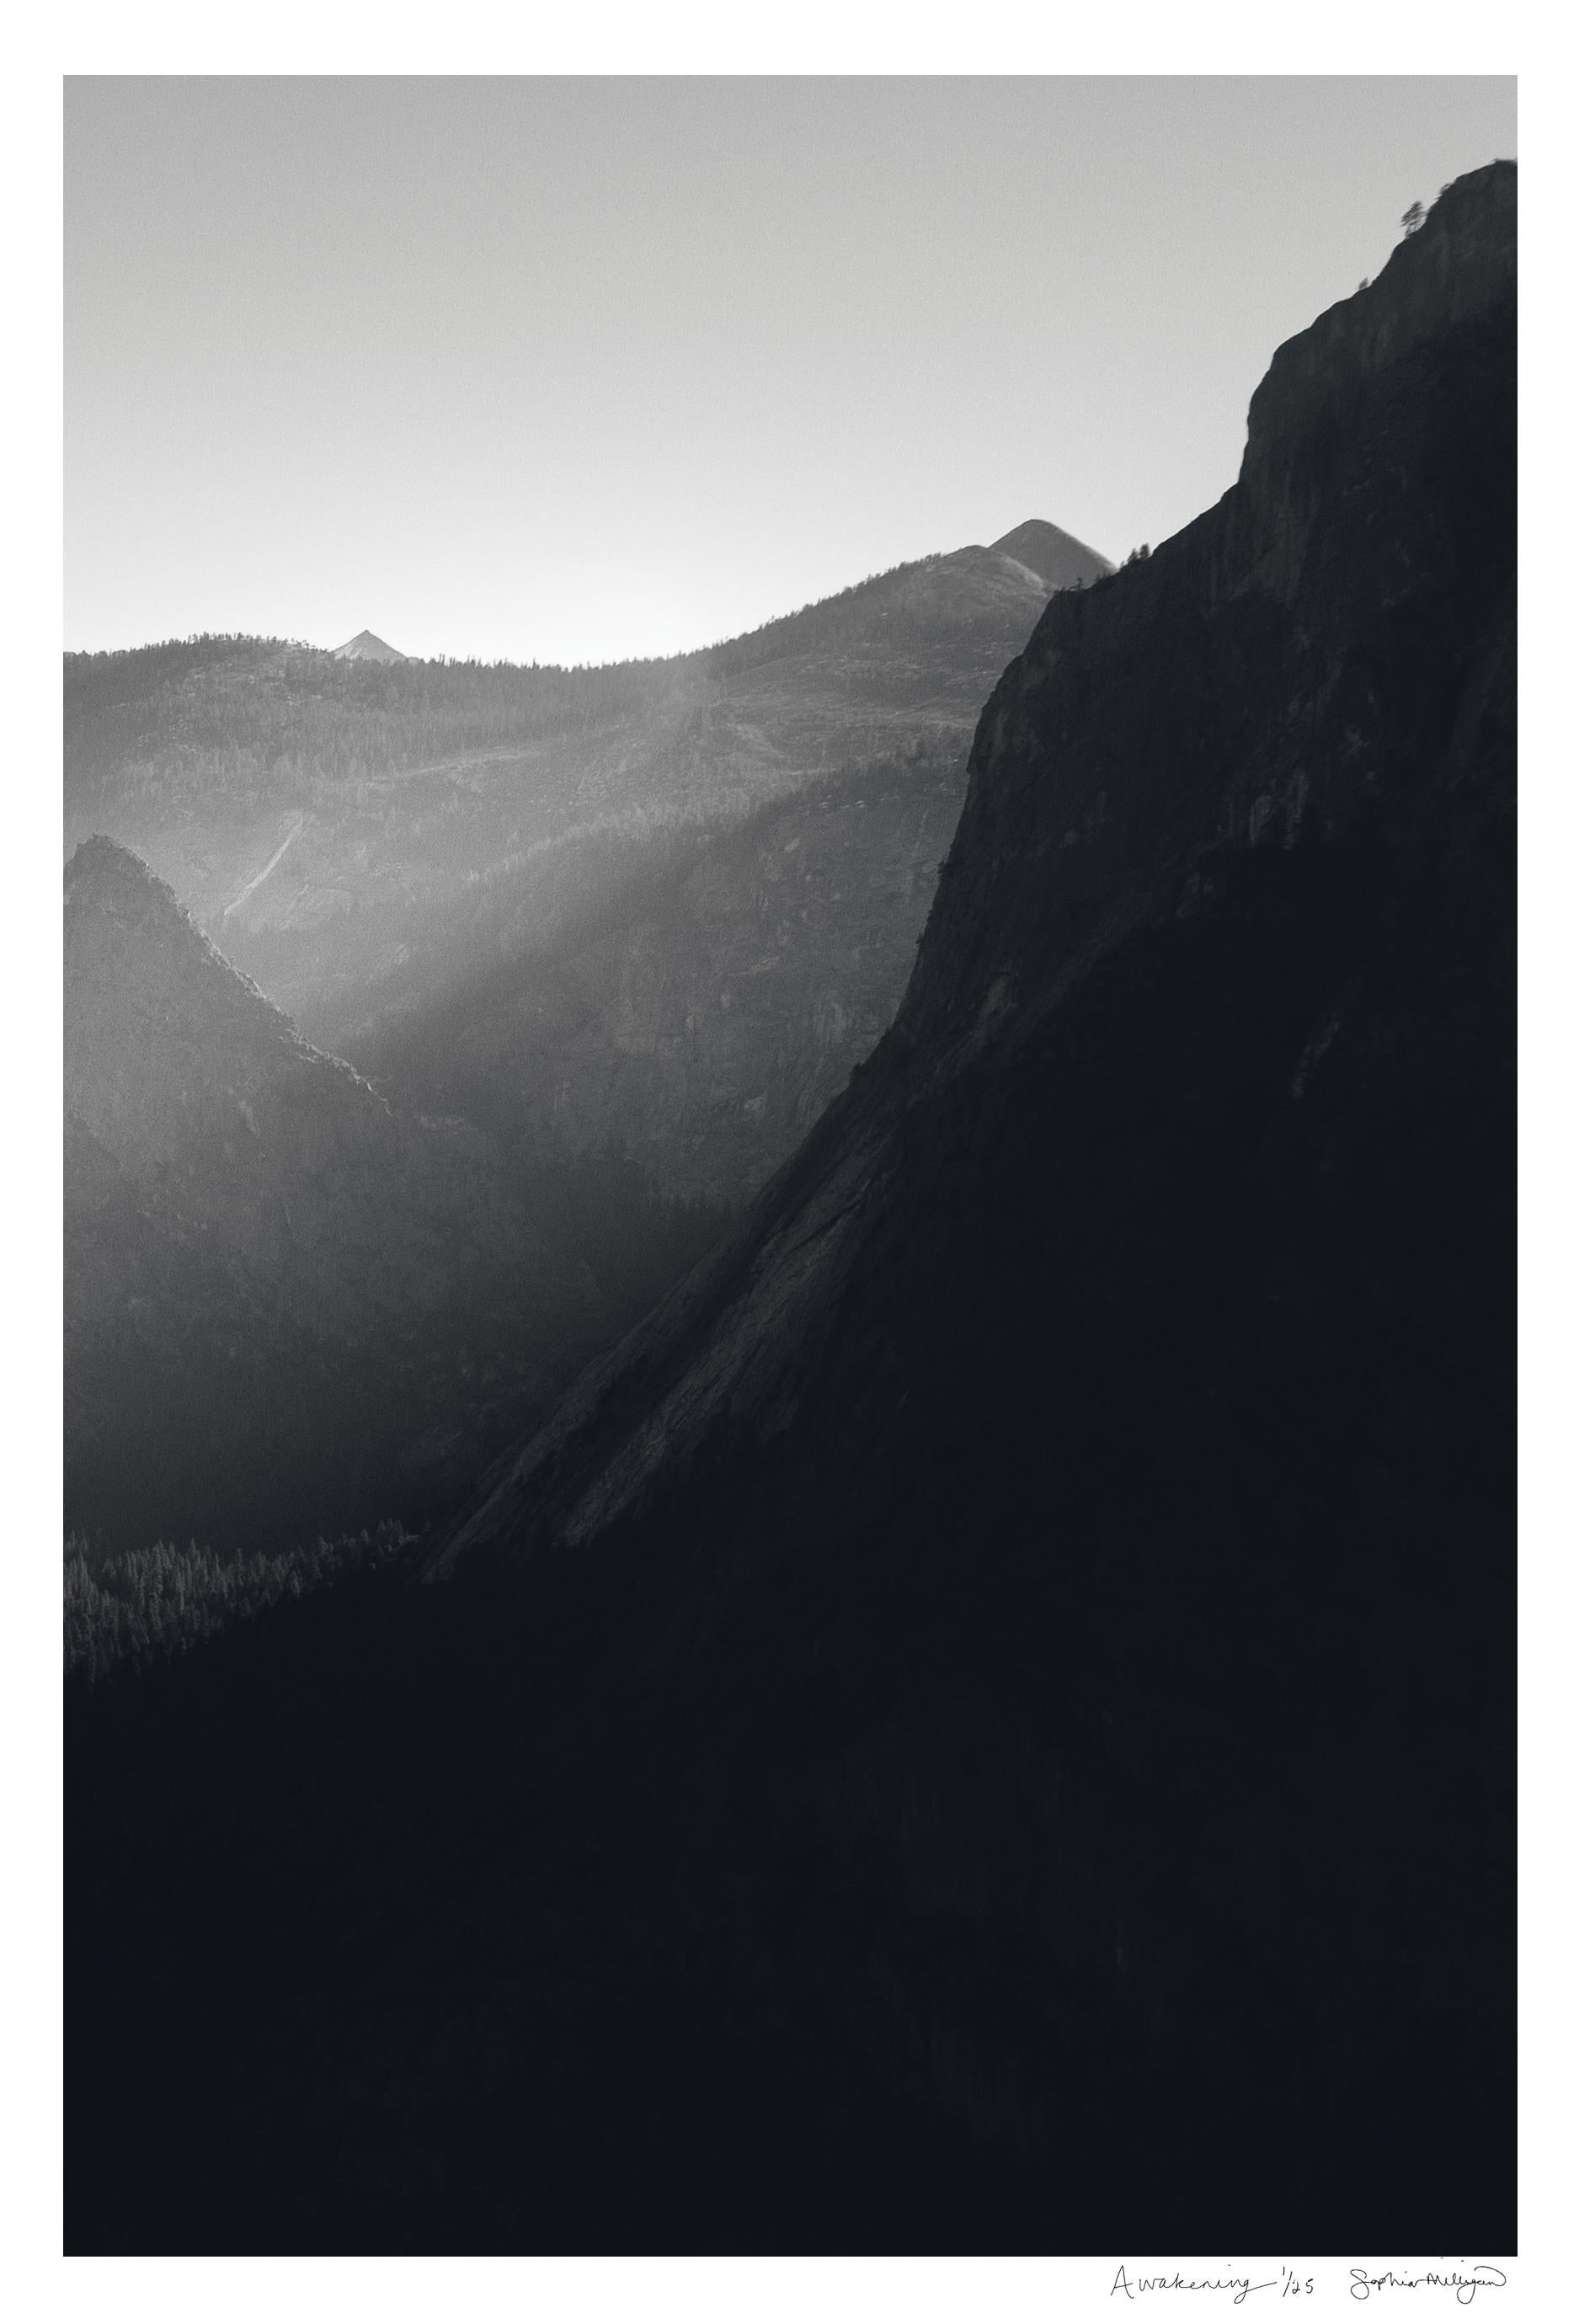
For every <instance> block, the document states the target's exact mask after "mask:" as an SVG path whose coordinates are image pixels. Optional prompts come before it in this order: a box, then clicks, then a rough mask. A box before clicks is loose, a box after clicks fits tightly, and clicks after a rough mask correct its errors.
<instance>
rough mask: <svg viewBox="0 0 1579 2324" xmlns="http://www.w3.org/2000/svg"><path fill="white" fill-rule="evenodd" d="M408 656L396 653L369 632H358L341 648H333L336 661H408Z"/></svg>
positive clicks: (392, 648) (391, 647)
mask: <svg viewBox="0 0 1579 2324" xmlns="http://www.w3.org/2000/svg"><path fill="white" fill-rule="evenodd" d="M409 659H410V657H409V655H408V654H403V653H397V652H396V651H395V649H394V647H393V646H387V645H386V644H385V643H384V641H383V640H382V638H375V637H374V635H373V633H372V631H371V630H358V631H357V632H356V635H355V636H354V637H353V638H347V639H346V641H345V642H344V645H343V646H336V647H335V660H336V661H408V660H409Z"/></svg>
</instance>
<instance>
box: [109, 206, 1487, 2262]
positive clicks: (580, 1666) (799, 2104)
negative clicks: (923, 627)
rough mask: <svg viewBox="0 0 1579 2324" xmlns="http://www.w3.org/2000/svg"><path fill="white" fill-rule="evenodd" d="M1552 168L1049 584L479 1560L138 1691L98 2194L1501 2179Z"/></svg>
mask: <svg viewBox="0 0 1579 2324" xmlns="http://www.w3.org/2000/svg"><path fill="white" fill-rule="evenodd" d="M1515 233H1516V177H1515V172H1514V171H1513V170H1512V168H1511V167H1510V166H1509V165H1505V164H1497V165H1495V166H1493V167H1492V168H1491V169H1488V170H1485V171H1477V172H1475V173H1474V174H1473V175H1472V176H1471V177H1469V178H1466V179H1464V180H1459V181H1458V182H1457V183H1456V184H1455V185H1454V186H1453V187H1451V188H1449V189H1446V191H1445V193H1444V195H1443V197H1442V198H1441V200H1440V201H1439V202H1438V203H1437V206H1436V208H1434V209H1433V211H1432V213H1431V215H1430V217H1428V220H1427V222H1426V224H1425V225H1424V226H1423V227H1422V228H1421V229H1420V231H1419V232H1418V234H1417V235H1414V236H1412V237H1411V238H1409V240H1407V241H1405V242H1404V243H1403V244H1400V247H1399V249H1398V250H1397V251H1396V252H1395V253H1394V254H1393V256H1392V258H1391V261H1390V263H1389V264H1388V266H1387V267H1386V269H1385V271H1384V272H1382V275H1381V276H1380V277H1379V279H1378V280H1377V281H1376V282H1375V283H1374V284H1373V285H1372V286H1371V287H1369V288H1368V289H1366V290H1365V291H1363V292H1362V293H1361V294H1360V295H1359V296H1357V297H1356V298H1354V299H1352V300H1347V301H1345V302H1344V303H1343V304H1342V305H1340V306H1338V307H1336V308H1334V309H1331V310H1330V311H1329V312H1328V313H1327V314H1326V315H1324V316H1322V317H1321V318H1319V319H1318V320H1317V322H1316V324H1315V325H1313V327H1311V328H1310V330H1308V332H1306V333H1305V334H1304V335H1302V337H1299V338H1298V339H1295V340H1293V341H1290V343H1289V345H1288V346H1284V347H1282V348H1281V349H1280V350H1279V351H1278V353H1277V355H1276V356H1275V357H1274V359H1273V362H1272V364H1271V370H1270V371H1269V373H1268V375H1267V378H1266V380H1265V381H1264V382H1263V383H1262V387H1261V388H1260V389H1259V390H1258V392H1257V393H1256V396H1255V398H1254V400H1253V404H1252V409H1251V414H1250V430H1249V439H1248V443H1247V446H1246V450H1245V454H1244V465H1243V467H1242V470H1241V474H1240V477H1239V480H1238V483H1237V484H1235V487H1234V488H1233V489H1232V490H1231V491H1230V492H1229V493H1227V494H1226V496H1225V497H1224V499H1223V500H1222V501H1221V502H1220V503H1218V505H1217V506H1216V508H1214V509H1212V510H1210V511H1208V512H1207V513H1206V514H1205V515H1204V516H1202V517H1201V518H1200V519H1198V521H1197V522H1196V523H1194V524H1193V525H1191V526H1189V527H1188V528H1187V529H1186V530H1184V531H1183V532H1182V533H1180V535H1178V536H1177V537H1176V538H1175V539H1173V540H1171V541H1169V542H1167V543H1166V544H1164V545H1163V546H1162V547H1161V548H1160V549H1157V550H1156V551H1155V553H1154V554H1153V555H1152V557H1151V558H1149V559H1146V560H1143V561H1142V562H1139V563H1136V564H1134V565H1132V566H1130V567H1126V568H1125V570H1124V571H1122V572H1120V573H1118V574H1116V575H1114V576H1111V577H1108V578H1106V579H1103V580H1101V581H1098V582H1097V583H1096V584H1095V585H1094V586H1088V587H1086V588H1085V589H1084V590H1081V591H1070V592H1067V593H1064V594H1061V595H1058V596H1055V597H1054V598H1053V600H1052V602H1051V604H1050V605H1049V606H1048V607H1047V609H1046V611H1045V613H1043V614H1042V618H1041V620H1040V621H1039V622H1038V623H1037V626H1036V628H1035V631H1034V632H1033V636H1032V638H1031V641H1030V643H1029V644H1028V646H1027V647H1026V648H1025V650H1024V653H1023V654H1021V655H1020V656H1019V657H1018V658H1017V659H1015V660H1014V661H1013V662H1012V663H1011V664H1010V666H1009V667H1008V669H1006V670H1005V672H1004V674H1003V676H1002V678H1001V679H1000V680H999V682H998V684H997V686H996V689H995V690H994V692H993V694H992V696H991V698H990V700H989V701H988V702H987V706H986V709H985V710H984V711H983V713H982V715H981V717H980V721H979V724H978V728H977V733H976V741H975V743H974V746H973V748H972V752H971V756H970V771H969V795H968V798H967V801H966V805H965V808H964V812H963V814H962V816H961V818H960V821H959V829H958V833H957V835H956V837H955V840H954V843H953V845H952V847H951V849H950V855H949V860H948V863H947V867H946V869H945V871H944V874H943V878H942V881H941V886H940V890H939V893H938V897H937V900H936V903H935V905H934V907H933V908H932V915H931V918H930V919H929V922H928V926H927V931H926V936H925V939H924V942H923V946H922V950H921V954H920V957H919V959H918V962H917V964H916V969H915V973H914V975H913V979H912V981H911V982H910V985H909V988H908V991H907V993H906V996H905V1000H904V1006H903V1009H902V1010H901V1011H900V1014H899V1017H898V1019H897V1021H896V1023H895V1026H894V1027H893V1028H892V1029H891V1030H890V1031H889V1033H888V1034H887V1035H886V1037H885V1038H884V1040H883V1041H882V1042H881V1043H880V1044H879V1045H878V1047H877V1050H876V1051H875V1053H874V1055H873V1056H872V1057H871V1058H870V1059H869V1061H868V1062H867V1063H866V1064H865V1065H863V1066H862V1067H861V1068H860V1070H859V1071H858V1073H857V1074H856V1075H855V1076H854V1078H853V1080H852V1082H851V1084H850V1086H849V1089H848V1090H847V1091H846V1092H845V1093H844V1094H843V1095H841V1096H840V1098H839V1099H837V1100H836V1101H835V1102H834V1103H833V1104H832V1105H831V1107H830V1108H829V1109H828V1111H826V1112H825V1113H824V1114H823V1116H822V1119H821V1120H820V1121H819V1123H818V1125H817V1127H816V1128H815V1130H813V1131H812V1135H811V1136H810V1138H809V1139H807V1140H806V1141H805V1142H804V1143H803V1145H802V1146H801V1147H800V1148H799V1149H798V1151H797V1152H796V1153H795V1155H794V1157H793V1158H792V1159H791V1160H790V1161H789V1162H788V1163H787V1164H786V1165H785V1167H783V1168H782V1169H781V1170H780V1171H779V1172H778V1173H777V1175H776V1176H775V1177H774V1179H773V1180H772V1181H771V1182H770V1183H769V1184H768V1185H767V1187H766V1188H765V1189H764V1191H763V1192H762V1194H760V1196H759V1197H758V1198H757V1203H756V1204H755V1206H754V1208H753V1210H752V1212H751V1213H750V1214H749V1216H748V1219H747V1220H746V1222H745V1223H744V1224H743V1226H742V1228H741V1230H740V1231H739V1234H738V1235H737V1236H736V1237H735V1238H734V1239H733V1240H731V1241H730V1244H729V1245H728V1246H727V1247H725V1248H724V1249H722V1250H721V1251H720V1252H719V1253H717V1254H716V1255H715V1256H714V1257H713V1258H712V1259H710V1260H709V1261H707V1262H706V1263H705V1264H704V1265H703V1267H702V1268H701V1269H699V1270H698V1271H697V1272H696V1273H694V1274H693V1275H692V1276H691V1277H688V1278H687V1279H686V1280H685V1281H684V1283H683V1284H682V1285H680V1286H678V1287H677V1288H676V1290H675V1292H673V1293H672V1294H671V1295H670V1296H669V1298H668V1300H667V1301H666V1303H665V1305H663V1307H662V1308H660V1309H659V1310H658V1311H657V1313H656V1314H655V1315H654V1316H653V1317H651V1318H649V1319H648V1321H647V1323H644V1324H642V1325H641V1326H639V1327H638V1330H637V1331H636V1332H634V1333H632V1334H631V1335H630V1336H629V1338H628V1339H627V1340H626V1342H624V1343H623V1344H622V1346H621V1347H620V1350H619V1351H616V1353H615V1354H614V1355H613V1356H611V1357H610V1358H607V1359H605V1360H602V1361H601V1363H600V1364H599V1365H598V1366H597V1367H596V1368H595V1369H593V1370H592V1372H590V1373H589V1374H588V1375H587V1376H586V1377H585V1378H584V1379H583V1380H582V1381H581V1382H580V1383H578V1385H577V1387H576V1388H575V1390H574V1392H573V1394H572V1396H571V1397H569V1398H568V1399H567V1400H566V1401H565V1404H564V1405H563V1406H561V1407H560V1409H559V1410H558V1412H557V1413H556V1414H555V1416H554V1418H553V1419H552V1421H551V1422H550V1424H549V1425H547V1426H546V1428H544V1429H541V1430H539V1431H537V1432H536V1433H535V1434H533V1435H532V1436H531V1437H530V1439H529V1440H528V1442H526V1443H523V1444H522V1445H521V1446H520V1447H519V1449H518V1450H517V1451H516V1452H513V1453H512V1454H511V1455H510V1457H509V1458H508V1459H506V1460H505V1461H504V1462H501V1463H500V1466H499V1467H498V1468H497V1469H496V1470H495V1471H494V1472H493V1473H492V1474H491V1476H490V1477H489V1478H488V1479H487V1480H485V1482H484V1484H483V1486H482V1489H480V1491H479V1494H478V1496H477V1499H476V1501H475V1504H474V1506H473V1508H472V1509H471V1510H470V1512H469V1513H468V1514H467V1516H466V1517H465V1518H464V1521H463V1522H462V1523H460V1524H459V1525H458V1526H455V1527H454V1528H453V1529H452V1530H451V1531H450V1532H449V1533H448V1534H447V1535H446V1536H445V1538H444V1539H443V1540H441V1541H436V1542H434V1543H433V1544H431V1545H428V1546H427V1548H426V1549H425V1550H424V1552H423V1553H422V1555H421V1561H420V1564H419V1566H418V1568H417V1569H416V1571H415V1572H414V1573H413V1575H412V1576H411V1577H410V1578H409V1579H406V1578H404V1577H402V1576H400V1575H399V1574H397V1573H395V1572H390V1571H389V1570H385V1571H384V1572H381V1573H379V1574H376V1575H372V1576H370V1577H368V1578H367V1579H366V1581H365V1582H360V1581H359V1582H355V1583H347V1584H346V1585H345V1586H344V1587H343V1588H341V1589H337V1590H336V1591H334V1592H332V1593H331V1595H330V1597H329V1599H328V1600H326V1602H325V1604H324V1605H323V1606H321V1607H317V1608H309V1607H308V1606H306V1605H303V1606H301V1607H298V1608H294V1609H291V1608H284V1607H282V1608H280V1609H277V1610H276V1614H275V1615H274V1616H271V1617H270V1618H269V1620H268V1621H267V1622H265V1621H264V1620H263V1619H262V1618H260V1619H259V1620H257V1621H255V1622H253V1623H252V1624H250V1625H248V1626H247V1628H246V1629H245V1631H244V1633H243V1632H241V1631H238V1632H237V1633H235V1634H234V1636H231V1637H225V1639H222V1640H221V1641H220V1642H219V1644H218V1645H217V1646H215V1647H213V1648H212V1649H209V1650H207V1651H206V1652H204V1653H203V1654H201V1655H192V1656H190V1657H188V1661H187V1663H186V1664H185V1665H183V1666H182V1667H181V1668H180V1669H179V1671H177V1672H175V1673H172V1674H170V1677H169V1678H168V1679H167V1680H164V1681H161V1682H158V1683H155V1682H153V1681H148V1682H145V1683H143V1684H142V1686H141V1687H131V1686H111V1687H108V1688H106V1689H104V1690H101V1692H99V1693H98V1694H97V1695H96V1696H95V1697H93V1698H92V1700H91V1701H87V1700H85V1699H82V1698H80V1697H79V1698H78V1699H76V1700H75V1701H74V1702H73V1706H72V1708H73V1717H72V1720H71V1721H70V1722H69V1729H68V1800H69V1810H70V1817H71V1827H70V1852H69V1864H68V1902H69V1927H70V1929H71V1931H72V1932H73V1949H72V1953H71V1958H70V1960H69V1969H68V1995H69V2019H68V2029H69V2054H68V2126H69V2172H68V2223H67V2242H68V2248H69V2249H74V2250H88V2249H126V2248H171V2247H175V2248H202V2247H205V2246H208V2247H213V2248H220V2249H225V2248H243V2247H245V2248H251V2249H257V2248H262V2247H279V2248H287V2249H314V2248H336V2247H337V2248H379V2249H391V2250H392V2249H420V2250H434V2249H450V2248H454V2249H471V2250H475V2249H510V2250H520V2249H526V2250H533V2249H544V2248H547V2247H549V2246H551V2245H552V2246H553V2247H555V2248H563V2247H565V2246H567V2245H569V2246H584V2247H587V2248H600V2249H608V2248H617V2249H636V2248H665V2249H694V2248H706V2249H724V2248H731V2247H733V2248H741V2249H748V2250H765V2249H767V2248H780V2249H782V2248H785V2247H789V2248H816V2249H823V2250H827V2249H835V2248H856V2249H867V2250H870V2249H875V2248H885V2247H893V2248H904V2249H912V2250H914V2249H928V2250H932V2249H950V2250H964V2249H985V2250H1005V2249H1052V2250H1065V2251H1067V2250H1071V2249H1091V2248H1096V2249H1102V2248H1110V2247H1116V2246H1129V2247H1133V2246H1134V2245H1135V2244H1137V2243H1143V2244H1149V2245H1152V2246H1156V2247H1161V2248H1163V2249H1175V2250H1178V2249H1187V2248H1207V2249H1212V2248H1218V2249H1223V2248H1229V2249H1231V2248H1238V2249H1244V2248H1247V2247H1253V2246H1259V2247H1261V2248H1271V2247H1273V2246H1278V2245H1282V2244H1286V2245H1288V2246H1290V2247H1296V2246H1298V2245H1299V2240H1300V2238H1301V2236H1303V2239H1304V2244H1305V2246H1306V2247H1308V2245H1309V2242H1310V2240H1311V2236H1310V2229H1311V2226H1312V2223H1313V2222H1317V2221H1319V2223H1320V2231H1321V2234H1322V2236H1324V2237H1325V2238H1327V2240H1328V2241H1329V2242H1330V2243H1331V2244H1332V2245H1333V2246H1336V2247H1339V2248H1343V2247H1353V2248H1364V2247H1367V2246H1376V2247H1378V2248H1381V2249H1395V2250H1396V2249H1408V2248H1414V2249H1418V2250H1419V2249H1423V2250H1429V2249H1431V2248H1437V2249H1445V2248H1446V2243H1447V2242H1448V2241H1452V2242H1453V2243H1454V2246H1455V2249H1463V2248H1465V2247H1467V2246H1479V2247H1481V2248H1491V2249H1498V2248H1511V2247H1512V2242H1513V2238H1514V2236H1515V2235H1516V2218H1515V2209H1514V2184H1513V2141H1514V2112H1513V2099H1514V2090H1513V2058H1514V2000H1513V1997H1514V1955H1513V1935H1514V1923H1513V1881H1512V1850H1513V1834H1514V1812H1513V1795H1512V1787H1513V1740H1514V1737H1513V1685H1512V1676H1513V1673H1512V1646H1513V1637H1512V1616H1513V1554H1514V1534H1513V1451H1514V1445H1513V1423H1512V1381H1513V1320H1514V1319H1513V1280H1514V1275H1513V1249H1514V1243H1513V1223H1514V1221H1513V1196H1514V1168H1513V1161H1514V1138H1513V1070H1514V1037H1513V1034H1514V964H1515V954H1514V909H1513V902H1514V899H1513V863H1514V853H1513V838H1514V709H1515V703H1514V678H1515V669H1514V652H1515V632H1514V576H1515V565H1514V547H1515V541H1514V505H1515V503H1514V449H1515V436H1514V430H1515V374H1514V351H1515ZM127 1994H134V1995H135V1997H136V2004H135V2007H134V2008H133V2007H132V2006H128V2005H126V2004H124V2002H123V2001H122V2000H121V1998H120V1997H122V1996H124V1995H127ZM149 2158H151V2159H149Z"/></svg>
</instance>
